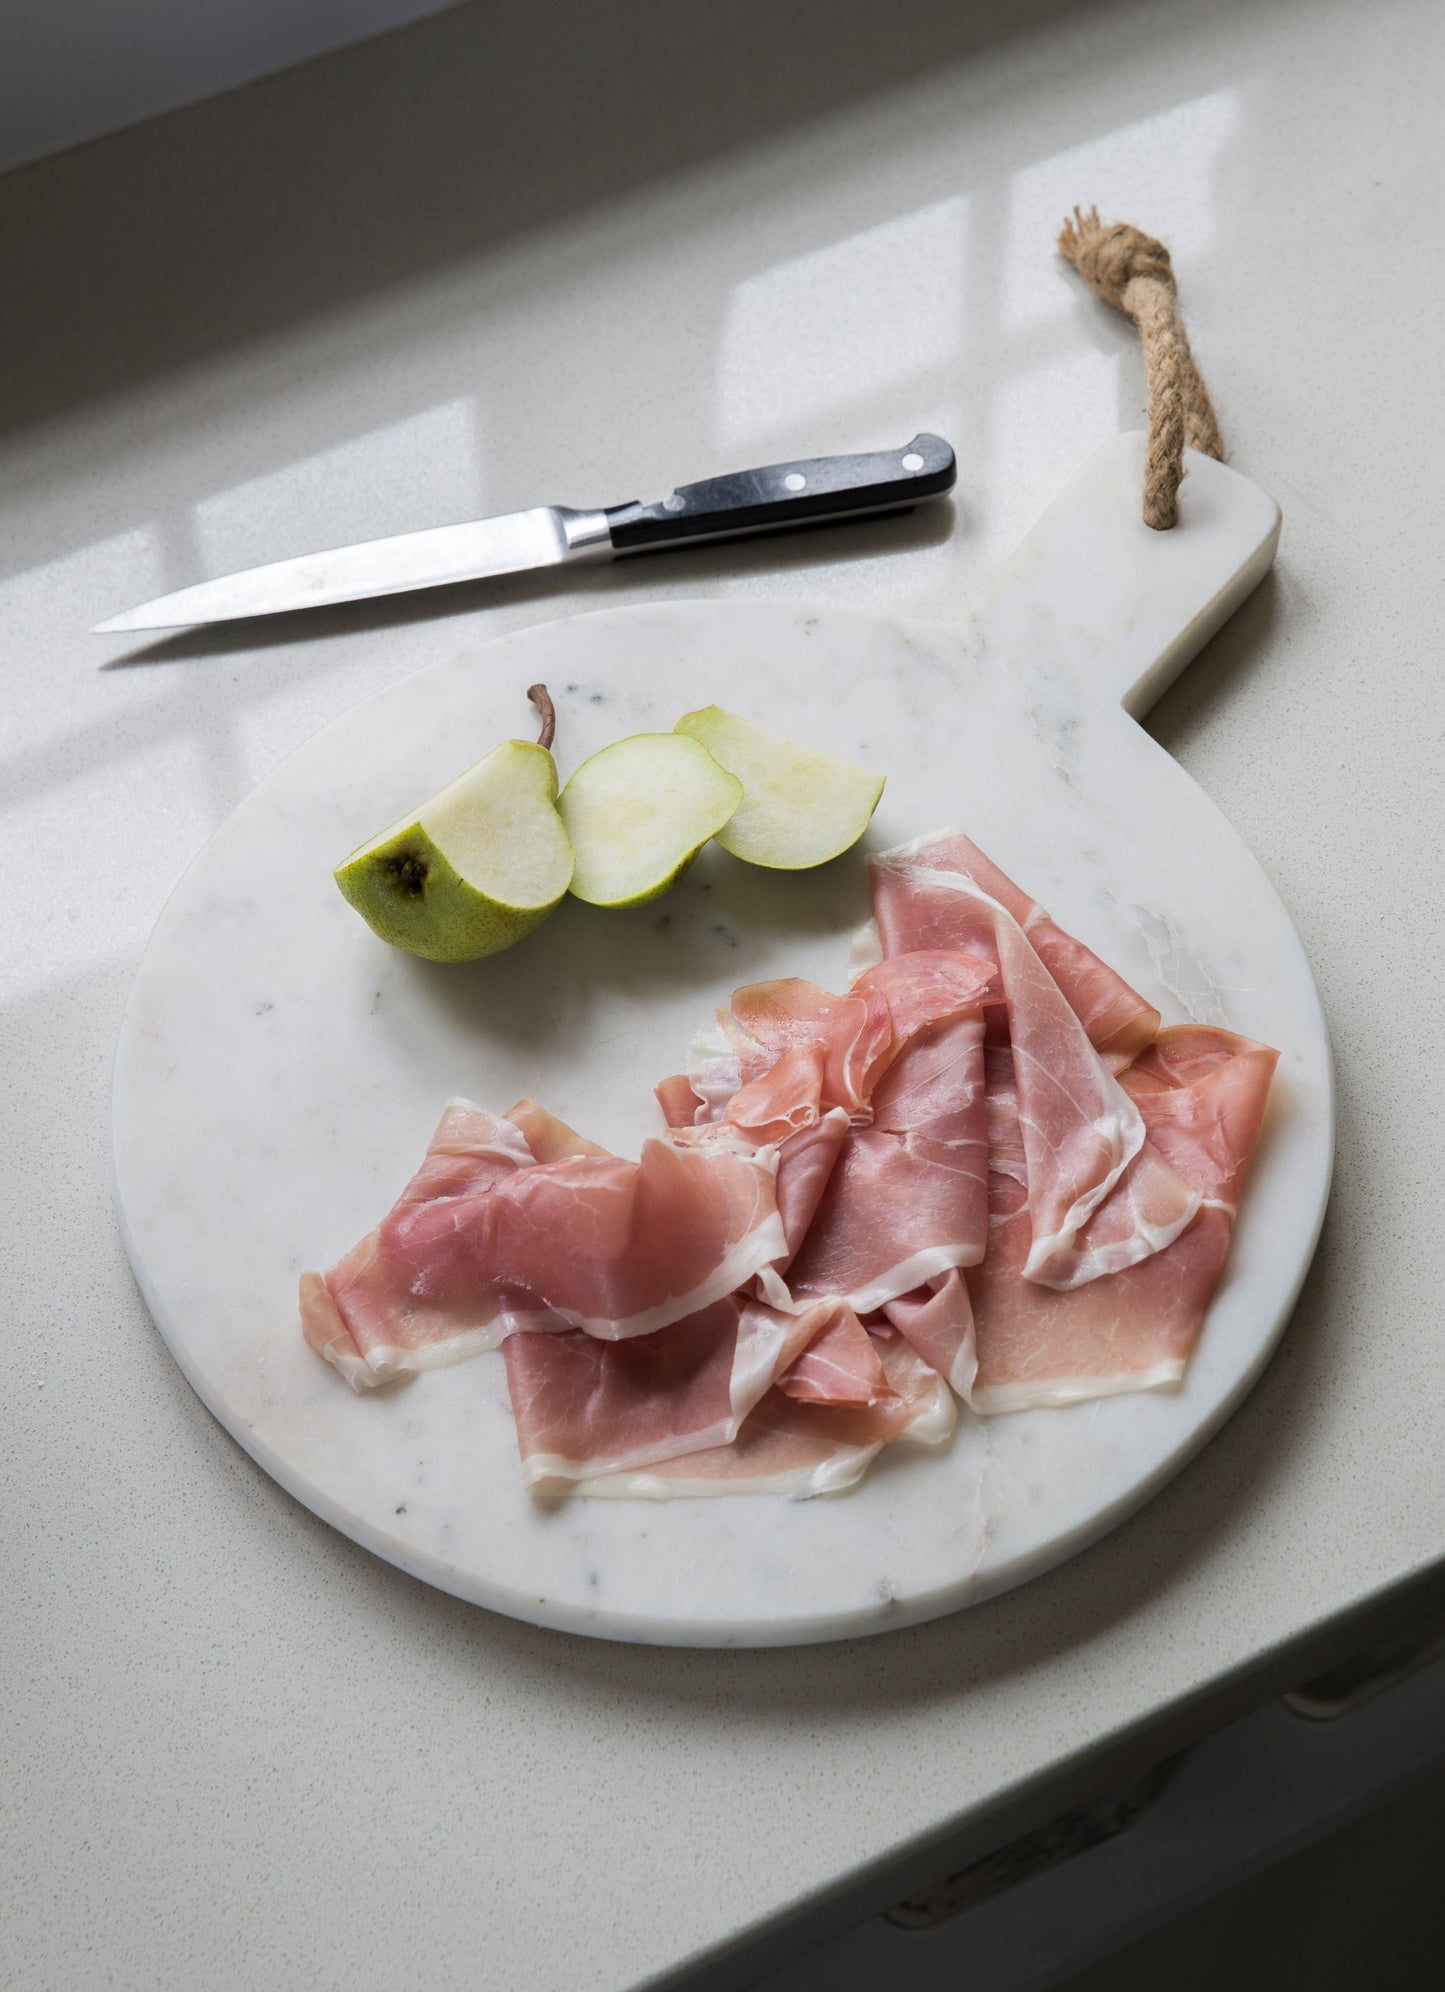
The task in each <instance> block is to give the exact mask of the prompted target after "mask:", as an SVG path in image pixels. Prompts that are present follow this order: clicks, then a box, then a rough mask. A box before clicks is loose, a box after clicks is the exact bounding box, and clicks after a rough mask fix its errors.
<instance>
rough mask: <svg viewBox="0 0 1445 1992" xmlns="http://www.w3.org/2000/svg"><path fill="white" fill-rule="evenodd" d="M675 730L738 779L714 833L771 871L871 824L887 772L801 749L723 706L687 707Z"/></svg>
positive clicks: (830, 848) (823, 857)
mask: <svg viewBox="0 0 1445 1992" xmlns="http://www.w3.org/2000/svg"><path fill="white" fill-rule="evenodd" d="M677 731H678V732H679V733H680V734H684V735H686V736H687V737H688V738H689V739H692V740H699V741H701V742H702V744H703V746H704V747H706V748H707V749H708V751H709V752H710V753H711V754H712V756H713V758H714V759H715V760H717V761H720V762H721V763H722V765H723V767H725V768H729V769H731V771H732V773H733V774H735V775H736V776H737V777H738V779H739V780H740V781H741V783H742V785H743V799H742V801H741V802H740V803H739V804H738V807H737V811H736V813H735V814H734V815H733V817H732V819H731V820H730V821H729V823H728V825H727V828H726V829H725V830H723V831H721V832H720V833H719V835H718V842H719V843H720V844H721V845H722V847H723V849H724V850H725V851H731V852H732V854H733V856H734V857H735V858H743V859H745V860H746V861H747V863H748V864H750V865H768V866H771V867H772V868H773V869H774V870H776V871H805V870H807V869H808V868H809V867H810V866H812V865H821V864H826V863H827V861H828V859H829V858H836V857H837V856H838V855H839V853H840V852H842V851H846V850H847V849H848V848H849V847H850V846H851V845H853V844H856V843H857V841H858V839H859V838H860V837H861V836H862V835H863V832H864V831H865V830H866V829H867V828H868V824H869V822H870V820H871V818H872V815H873V812H874V810H875V809H876V808H877V807H878V798H879V797H880V796H881V795H882V793H883V782H884V777H883V776H882V775H874V774H870V773H869V771H868V769H867V768H859V767H856V766H855V765H854V763H853V762H852V761H840V760H837V759H836V758H835V757H834V756H833V755H832V754H822V753H819V751H818V750H817V748H816V747H801V746H799V745H798V743H797V742H796V741H794V740H785V739H783V737H782V735H781V734H778V733H770V732H769V731H768V729H767V728H766V727H765V726H757V725H755V724H754V723H753V721H752V720H750V719H742V718H740V717H739V716H738V714H737V713H735V712H728V711H726V710H725V709H724V708H723V707H722V706H703V707H702V709H701V710H700V711H698V712H689V713H684V714H683V716H682V718H681V719H680V720H679V721H678V722H677Z"/></svg>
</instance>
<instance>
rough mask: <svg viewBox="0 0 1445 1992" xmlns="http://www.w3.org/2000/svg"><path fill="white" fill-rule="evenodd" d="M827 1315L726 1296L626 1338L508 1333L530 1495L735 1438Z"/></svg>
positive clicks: (510, 1377) (826, 1325) (826, 1326)
mask: <svg viewBox="0 0 1445 1992" xmlns="http://www.w3.org/2000/svg"><path fill="white" fill-rule="evenodd" d="M834 1312H835V1310H832V1309H829V1308H826V1307H822V1308H815V1309H813V1310H811V1311H810V1312H808V1313H804V1314H780V1313H778V1312H777V1310H776V1309H774V1308H771V1307H765V1306H763V1305H762V1304H761V1303H759V1302H757V1301H743V1300H741V1299H739V1298H738V1297H737V1296H735V1295H733V1296H729V1297H728V1298H727V1299H726V1300H720V1301H714V1302H713V1304H712V1306H710V1307H707V1308H704V1309H702V1310H701V1311H700V1312H698V1313H697V1314H693V1315H689V1316H688V1317H687V1319H686V1320H683V1321H675V1322H673V1324H672V1325H671V1326H670V1327H668V1328H664V1329H660V1330H658V1331H656V1332H655V1333H653V1334H651V1335H639V1336H635V1337H634V1338H633V1339H632V1340H630V1341H626V1342H603V1341H599V1340H598V1339H597V1337H596V1336H593V1335H587V1334H584V1333H583V1332H582V1331H581V1330H580V1329H570V1330H567V1331H566V1332H564V1333H560V1334H552V1335H513V1336H511V1337H510V1338H509V1339H508V1340H507V1342H505V1343H504V1344H503V1349H504V1353H505V1357H506V1364H507V1387H508V1389H509V1391H510V1393H511V1399H512V1413H513V1416H514V1418H515V1419H516V1425H517V1445H518V1450H519V1451H520V1453H521V1457H522V1477H523V1479H524V1481H525V1482H526V1484H527V1486H528V1487H529V1488H530V1489H531V1490H532V1492H533V1493H534V1494H538V1495H545V1494H565V1493H567V1492H569V1491H570V1490H571V1488H572V1487H573V1486H574V1485H575V1483H576V1482H577V1481H579V1480H584V1479H587V1478H590V1477H594V1476H596V1475H599V1474H615V1473H623V1472H632V1471H636V1470H638V1469H640V1468H642V1467H645V1466H651V1465H653V1464H655V1462H657V1461H658V1460H663V1459H675V1458H680V1457H682V1456H683V1455H685V1454H688V1453H694V1452H700V1451H704V1450H707V1449H710V1448H713V1447H718V1446H728V1445H731V1443H732V1441H733V1440H734V1439H735V1438H736V1437H737V1433H738V1428H739V1426H740V1425H741V1423H742V1421H743V1419H744V1418H745V1417H746V1416H747V1414H748V1412H750V1411H751V1410H752V1409H753V1407H754V1405H756V1404H757V1403H758V1401H759V1400H760V1399H761V1398H762V1397H763V1395H764V1394H765V1393H766V1392H767V1391H768V1390H769V1389H770V1388H771V1387H772V1385H773V1384H774V1383H775V1382H776V1381H777V1379H778V1378H779V1377H780V1376H781V1375H782V1374H783V1373H784V1371H786V1370H788V1369H789V1367H790V1365H792V1364H793V1362H794V1359H795V1358H796V1357H797V1356H798V1355H799V1354H800V1352H801V1351H803V1350H805V1349H806V1348H807V1347H808V1345H809V1343H810V1342H814V1341H816V1340H817V1339H818V1338H819V1337H826V1336H827V1334H828V1332H829V1330H830V1329H831V1327H832V1325H833V1319H832V1317H833V1314H834ZM859 1332H860V1334H861V1332H862V1331H861V1329H860V1330H859ZM865 1339H866V1337H865Z"/></svg>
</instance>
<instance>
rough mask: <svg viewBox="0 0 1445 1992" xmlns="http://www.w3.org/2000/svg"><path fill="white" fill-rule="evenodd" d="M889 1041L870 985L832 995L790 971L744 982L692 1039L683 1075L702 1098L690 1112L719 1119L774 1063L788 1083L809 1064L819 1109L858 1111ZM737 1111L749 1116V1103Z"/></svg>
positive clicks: (888, 1025)
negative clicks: (771, 979)
mask: <svg viewBox="0 0 1445 1992" xmlns="http://www.w3.org/2000/svg"><path fill="white" fill-rule="evenodd" d="M892 1043H893V1026H892V1020H891V1018H890V1017H889V1014H888V1006H887V1004H886V1003H885V1002H884V1000H883V998H882V997H881V996H880V995H878V994H876V993H874V992H870V991H866V990H860V989H854V990H853V991H851V992H850V993H849V994H848V995H846V996H834V995H831V994H830V993H829V992H828V991H827V990H826V989H819V988H818V987H817V986H816V984H814V983H811V982H804V981H803V980H801V978H799V977H797V976H792V977H789V978H787V979H785V980H784V981H781V982H755V983H752V984H751V985H750V986H749V987H747V988H745V989H739V990H737V991H736V992H735V993H734V996H733V1000H732V1004H731V1006H730V1007H729V1008H728V1009H726V1010H719V1011H718V1013H717V1022H716V1026H715V1027H714V1028H712V1029H710V1030H707V1031H704V1032H701V1033H700V1034H699V1036H698V1037H697V1038H695V1039H694V1040H693V1044H692V1048H691V1051H690V1054H689V1058H688V1069H687V1079H688V1083H689V1085H690V1086H691V1088H692V1090H693V1092H694V1093H695V1094H696V1095H697V1096H698V1098H699V1099H700V1100H701V1101H702V1102H703V1105H702V1107H701V1108H700V1109H699V1112H698V1119H699V1120H700V1121H709V1120H720V1119H722V1118H723V1117H724V1114H725V1113H726V1111H727V1108H728V1107H729V1105H730V1104H731V1103H732V1102H733V1100H734V1098H735V1096H736V1095H737V1094H738V1093H739V1092H740V1091H743V1089H749V1092H750V1091H751V1089H752V1088H753V1086H754V1085H756V1084H758V1083H759V1082H762V1084H763V1085H764V1088H765V1089H767V1088H770V1087H771V1085H772V1084H773V1082H774V1080H775V1077H776V1075H777V1073H778V1071H779V1068H780V1066H781V1067H782V1069H783V1070H784V1071H785V1072H786V1073H787V1074H788V1078H789V1083H790V1084H792V1083H796V1082H797V1079H798V1077H799V1075H800V1074H802V1073H810V1072H814V1071H816V1074H817V1101H818V1103H819V1104H820V1105H821V1106H822V1107H823V1108H828V1107H842V1108H843V1109H844V1110H845V1111H846V1112H847V1113H848V1114H850V1115H852V1116H855V1117H860V1118H866V1115H867V1107H868V1099H869V1094H870V1092H871V1090H872V1081H873V1078H874V1076H875V1074H876V1073H877V1072H878V1070H879V1069H880V1068H881V1066H882V1065H883V1064H885V1063H886V1062H887V1060H888V1057H889V1054H890V1051H891V1048H892ZM790 1054H792V1055H793V1056H792V1057H791V1058H790V1057H789V1055H790ZM785 1060H786V1061H788V1062H787V1063H786V1064H784V1061H785ZM764 1097H766V1091H765V1093H764ZM745 1111H746V1113H747V1116H748V1117H749V1118H750V1119H753V1120H754V1121H756V1107H755V1105H752V1104H750V1105H749V1107H748V1108H747V1109H746V1110H745Z"/></svg>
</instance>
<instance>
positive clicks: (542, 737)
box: [527, 685, 557, 747]
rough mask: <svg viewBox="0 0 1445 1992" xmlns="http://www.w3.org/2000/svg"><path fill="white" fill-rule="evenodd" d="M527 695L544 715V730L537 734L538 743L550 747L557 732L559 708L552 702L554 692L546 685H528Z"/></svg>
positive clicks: (540, 745)
mask: <svg viewBox="0 0 1445 1992" xmlns="http://www.w3.org/2000/svg"><path fill="white" fill-rule="evenodd" d="M527 697H528V698H529V699H530V700H531V701H532V703H533V705H534V706H535V707H536V708H537V711H538V712H539V713H540V714H541V716H542V731H541V732H540V733H539V734H538V735H537V745H538V746H539V747H550V746H551V745H552V741H553V737H554V736H555V734H556V732H557V708H556V706H554V705H553V703H552V694H551V693H550V692H549V691H548V690H547V687H546V686H545V685H528V687H527Z"/></svg>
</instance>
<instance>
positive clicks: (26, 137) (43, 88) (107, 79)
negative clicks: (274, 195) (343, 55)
mask: <svg viewBox="0 0 1445 1992" xmlns="http://www.w3.org/2000/svg"><path fill="white" fill-rule="evenodd" d="M451 4H453V0H0V168H4V167H7V166H16V165H19V164H20V163H21V162H22V161H24V160H27V159H38V158H39V157H41V155H42V154H44V153H47V152H58V151H59V150H60V149H61V148H62V147H63V146H67V145H74V144H76V143H77V142H78V141H79V140H81V139H86V138H96V137H98V136H99V134H100V133H101V132H105V131H113V130H114V129H115V128H116V127H117V126H118V125H125V124H133V123H135V122H136V121H137V120H138V119H140V118H147V117H152V116H154V115H155V113H156V112H158V111H169V110H174V109H175V108H176V106H177V105H179V104H189V103H193V102H194V101H195V100H196V99H197V98H198V97H209V96H212V95H214V93H215V92H216V91H218V90H229V89H230V88H231V87H232V86H233V85H234V84H237V83H245V82H249V81H250V79H251V78H252V77H255V76H264V75H266V74H268V73H269V72H270V71H271V70H274V69H285V68H288V67H289V66H290V64H292V63H293V62H303V61H305V60H306V58H307V57H308V56H313V55H322V54H324V53H325V52H326V51H327V50H328V49H333V48H341V47H343V46H344V45H345V44H346V43H347V42H355V41H362V40H364V39H365V38H366V36H368V35H373V34H378V33H380V32H381V31H382V30H383V29H385V28H394V27H398V26H400V25H401V23H402V22H403V21H410V20H415V19H417V18H418V17H419V16H420V15H423V14H436V13H440V12H441V10H442V9H443V8H444V7H446V6H449V5H451Z"/></svg>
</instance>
